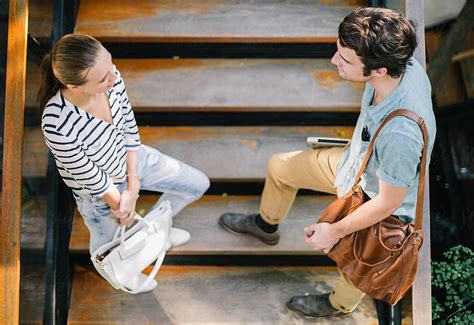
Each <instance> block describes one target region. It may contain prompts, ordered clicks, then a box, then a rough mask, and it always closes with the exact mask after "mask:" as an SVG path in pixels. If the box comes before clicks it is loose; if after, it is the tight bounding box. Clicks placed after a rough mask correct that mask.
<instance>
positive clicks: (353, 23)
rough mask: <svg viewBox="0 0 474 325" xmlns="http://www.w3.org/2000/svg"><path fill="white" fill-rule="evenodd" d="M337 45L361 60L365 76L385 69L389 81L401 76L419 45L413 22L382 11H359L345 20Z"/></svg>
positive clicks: (341, 25)
mask: <svg viewBox="0 0 474 325" xmlns="http://www.w3.org/2000/svg"><path fill="white" fill-rule="evenodd" d="M339 42H340V44H341V45H342V46H343V47H347V48H350V49H352V50H354V51H355V52H356V54H357V55H358V56H360V57H361V61H362V63H363V65H364V68H363V72H364V76H366V77H367V76H368V75H369V74H370V71H372V70H375V69H379V68H386V69H387V73H388V75H390V76H391V77H392V78H398V77H399V76H401V75H402V73H403V72H404V71H405V68H406V66H407V64H408V61H409V59H410V58H411V57H412V55H413V52H414V51H415V48H416V46H417V45H418V43H417V40H416V32H415V24H414V23H413V21H411V20H409V19H407V18H405V17H404V16H402V15H401V14H400V13H399V12H398V11H395V10H391V9H384V8H358V9H356V10H355V11H353V12H352V13H351V14H349V15H348V16H347V17H345V18H344V20H343V21H342V23H341V24H340V25H339Z"/></svg>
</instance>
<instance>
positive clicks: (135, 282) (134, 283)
mask: <svg viewBox="0 0 474 325" xmlns="http://www.w3.org/2000/svg"><path fill="white" fill-rule="evenodd" d="M147 278H148V275H146V274H143V273H140V274H139V275H137V276H136V277H134V278H132V279H130V280H128V282H127V283H125V285H124V286H125V287H126V288H127V289H129V290H136V289H138V288H139V287H140V286H141V285H142V283H143V282H145V280H146V279H147ZM157 285H158V282H156V280H155V279H153V280H151V282H150V283H148V285H147V286H146V287H145V288H143V289H142V290H141V291H140V292H139V293H145V292H150V291H153V290H154V289H155V288H156V286H157Z"/></svg>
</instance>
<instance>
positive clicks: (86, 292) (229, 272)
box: [68, 266, 377, 324]
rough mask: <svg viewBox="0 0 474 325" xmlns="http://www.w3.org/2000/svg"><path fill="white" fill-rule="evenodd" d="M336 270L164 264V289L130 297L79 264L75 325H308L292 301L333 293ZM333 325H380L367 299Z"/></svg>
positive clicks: (73, 310)
mask: <svg viewBox="0 0 474 325" xmlns="http://www.w3.org/2000/svg"><path fill="white" fill-rule="evenodd" d="M337 278H338V272H337V271H336V270H335V269H334V268H324V267H314V266H310V267H308V266H306V267H305V266H298V267H269V266H268V267H232V266H219V267H216V266H163V267H162V268H161V270H160V271H159V273H158V276H157V280H158V287H157V288H156V289H155V290H154V291H153V292H151V293H147V294H140V295H130V294H126V293H124V292H121V291H119V290H115V289H114V288H113V287H111V286H110V285H109V284H108V283H106V282H105V281H104V280H102V279H101V278H100V277H99V276H98V275H96V274H95V273H93V272H91V270H90V269H87V268H84V267H80V266H77V267H76V270H75V275H74V286H73V289H72V297H71V308H70V310H69V319H68V321H69V323H71V324H83V323H107V324H119V323H120V324H223V323H226V324H303V323H306V322H307V321H308V319H306V318H303V317H300V316H298V315H296V314H295V313H292V312H290V311H289V310H288V309H287V307H286V305H285V304H286V302H287V301H288V300H289V299H290V298H291V297H292V296H293V295H297V294H305V293H309V294H315V293H324V292H327V291H329V290H330V289H331V288H332V286H333V285H335V283H336V281H337ZM125 311H126V312H125ZM330 323H331V324H377V316H376V312H375V308H374V306H373V303H372V300H371V299H370V298H368V297H366V298H364V300H363V301H362V303H361V305H360V306H359V307H358V308H357V309H356V310H355V312H354V314H353V315H352V317H350V318H346V319H341V318H332V319H331V320H330Z"/></svg>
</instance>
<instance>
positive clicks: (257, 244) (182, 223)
mask: <svg viewBox="0 0 474 325" xmlns="http://www.w3.org/2000/svg"><path fill="white" fill-rule="evenodd" d="M158 198H159V196H151V195H146V196H142V197H140V199H139V202H138V205H137V212H138V213H139V214H141V215H144V214H145V213H146V212H147V211H148V210H149V209H150V208H151V207H152V206H153V204H154V203H155V202H156V201H157V200H158ZM334 199H335V196H330V195H328V196H300V197H297V199H296V201H295V204H294V205H293V207H292V209H291V211H290V213H289V215H288V218H287V219H286V220H285V222H283V223H282V224H281V225H280V231H281V239H280V242H279V243H278V244H277V245H274V246H269V245H267V244H264V243H262V242H261V241H259V240H257V239H255V238H251V237H248V236H238V235H234V234H231V233H229V232H227V231H226V230H224V229H222V228H221V227H220V226H219V225H218V223H217V222H218V218H219V216H220V215H221V214H222V213H225V212H229V211H232V212H242V213H255V212H258V208H259V204H260V197H258V196H216V195H207V196H204V197H203V198H201V199H200V200H198V201H197V202H195V203H193V204H192V205H190V206H189V207H187V208H185V209H184V210H183V212H182V213H180V214H179V215H178V216H176V217H175V219H174V222H173V226H174V227H177V228H181V229H185V230H187V231H189V232H190V233H191V240H190V241H189V242H188V243H186V244H185V245H183V246H179V247H175V248H172V249H171V250H170V251H169V254H172V255H208V254H209V255H214V254H219V255H222V254H233V255H235V254H256V255H274V254H275V255H295V254H298V255H312V254H317V255H319V254H321V253H320V252H319V251H314V250H312V249H311V248H310V247H309V246H308V245H307V244H306V243H305V241H304V231H303V228H304V227H306V226H308V225H310V224H312V223H314V222H315V220H316V219H317V218H319V216H320V214H321V213H322V211H323V210H324V209H325V208H326V207H327V206H328V205H329V204H330V203H331V202H332V201H333V200H334ZM70 249H71V251H74V252H87V251H88V249H89V231H88V229H87V227H86V226H85V224H84V221H83V220H82V217H81V216H80V215H79V213H78V212H77V211H76V214H75V218H74V227H73V232H72V236H71V243H70Z"/></svg>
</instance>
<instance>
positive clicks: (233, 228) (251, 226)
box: [219, 212, 280, 245]
mask: <svg viewBox="0 0 474 325" xmlns="http://www.w3.org/2000/svg"><path fill="white" fill-rule="evenodd" d="M256 216H257V214H249V215H246V214H242V213H231V212H228V213H224V214H223V215H221V217H220V218H219V225H221V227H222V228H224V229H225V230H227V231H230V232H232V233H234V234H248V235H251V236H254V237H256V238H258V239H260V240H261V241H263V242H264V243H265V244H268V245H276V244H278V241H279V240H280V232H279V231H278V230H277V231H275V232H273V233H267V232H265V231H263V230H262V229H260V227H259V226H258V225H257V223H256V222H255V218H256Z"/></svg>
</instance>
